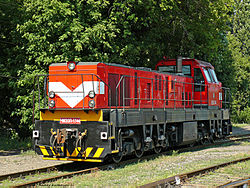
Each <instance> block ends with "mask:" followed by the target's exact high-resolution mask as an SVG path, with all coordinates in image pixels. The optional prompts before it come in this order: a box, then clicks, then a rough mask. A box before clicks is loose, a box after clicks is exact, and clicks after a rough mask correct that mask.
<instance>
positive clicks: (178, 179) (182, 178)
mask: <svg viewBox="0 0 250 188" xmlns="http://www.w3.org/2000/svg"><path fill="white" fill-rule="evenodd" d="M247 160H250V157H246V158H242V159H238V160H234V161H230V162H227V163H222V164H218V165H214V166H210V167H207V168H203V169H200V170H195V171H192V172H189V173H184V174H178V175H175V176H172V177H169V178H166V179H162V180H159V181H155V182H152V183H149V184H145V185H142V186H140V188H151V187H157V188H158V187H167V186H170V185H181V184H182V183H183V182H186V181H187V180H188V179H190V178H193V177H195V176H200V175H204V174H207V173H208V172H210V171H214V170H216V169H219V168H222V167H225V166H228V165H232V164H236V163H239V162H244V161H247ZM240 183H241V182H240ZM219 187H221V186H219ZM222 187H223V186H222Z"/></svg>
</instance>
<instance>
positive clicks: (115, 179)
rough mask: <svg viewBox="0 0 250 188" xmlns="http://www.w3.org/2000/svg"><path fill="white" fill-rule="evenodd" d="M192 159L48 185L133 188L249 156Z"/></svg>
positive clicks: (170, 159) (150, 163) (141, 165)
mask: <svg viewBox="0 0 250 188" xmlns="http://www.w3.org/2000/svg"><path fill="white" fill-rule="evenodd" d="M192 155H193V153H192V152H188V153H181V154H177V153H174V155H172V156H161V157H158V158H156V159H154V160H149V161H144V162H141V163H135V164H130V165H127V166H125V167H123V168H118V169H115V170H112V171H99V172H96V173H93V174H88V175H80V176H75V177H73V178H71V179H62V180H58V181H57V182H55V183H50V184H48V185H51V186H53V185H68V184H69V183H71V184H73V185H74V186H75V187H93V186H94V187H103V186H104V187H136V186H139V185H143V184H146V183H150V182H153V181H157V180H160V179H164V178H167V177H170V176H173V175H176V174H181V173H185V172H190V171H193V170H197V169H201V168H205V167H208V166H212V165H215V164H220V163H224V162H228V161H231V160H235V159H239V158H243V157H246V156H249V155H250V154H249V153H248V154H246V153H238V154H234V155H231V156H226V157H225V156H223V157H217V158H215V159H214V158H213V159H211V160H207V159H205V158H200V159H190V156H192ZM188 160H190V161H188ZM176 161H178V164H176ZM173 162H174V163H173Z"/></svg>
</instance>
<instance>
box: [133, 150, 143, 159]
mask: <svg viewBox="0 0 250 188" xmlns="http://www.w3.org/2000/svg"><path fill="white" fill-rule="evenodd" d="M143 154H144V150H143V149H142V148H141V149H139V150H135V156H136V157H137V158H141V157H142V156H143Z"/></svg>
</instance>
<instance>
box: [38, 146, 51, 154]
mask: <svg viewBox="0 0 250 188" xmlns="http://www.w3.org/2000/svg"><path fill="white" fill-rule="evenodd" d="M39 147H40V150H41V152H42V154H43V155H45V156H49V153H48V151H47V149H46V147H45V146H39Z"/></svg>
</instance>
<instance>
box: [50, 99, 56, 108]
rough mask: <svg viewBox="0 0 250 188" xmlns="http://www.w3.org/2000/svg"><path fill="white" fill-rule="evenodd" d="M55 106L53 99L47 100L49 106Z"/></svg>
mask: <svg viewBox="0 0 250 188" xmlns="http://www.w3.org/2000/svg"><path fill="white" fill-rule="evenodd" d="M54 106H55V101H54V100H50V101H49V107H50V108H53V107H54Z"/></svg>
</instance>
